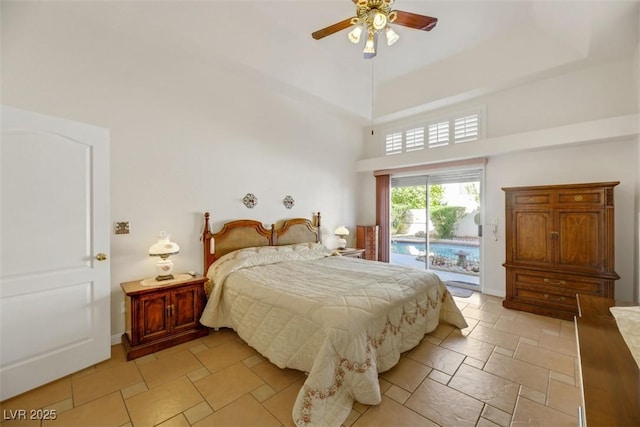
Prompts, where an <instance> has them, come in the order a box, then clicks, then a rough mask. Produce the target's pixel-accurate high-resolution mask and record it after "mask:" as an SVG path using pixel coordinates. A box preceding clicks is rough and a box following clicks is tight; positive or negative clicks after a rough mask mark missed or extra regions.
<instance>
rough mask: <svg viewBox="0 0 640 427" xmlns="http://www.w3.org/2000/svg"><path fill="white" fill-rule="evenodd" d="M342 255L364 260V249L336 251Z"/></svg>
mask: <svg viewBox="0 0 640 427" xmlns="http://www.w3.org/2000/svg"><path fill="white" fill-rule="evenodd" d="M336 250H337V251H338V252H339V253H340V255H342V256H348V257H351V258H362V257H363V255H364V251H365V250H364V249H355V248H346V249H336Z"/></svg>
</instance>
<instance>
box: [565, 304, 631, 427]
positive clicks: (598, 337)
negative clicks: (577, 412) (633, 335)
mask: <svg viewBox="0 0 640 427" xmlns="http://www.w3.org/2000/svg"><path fill="white" fill-rule="evenodd" d="M577 298H578V309H579V313H580V314H579V315H578V316H577V317H576V330H577V334H578V346H579V352H580V354H579V357H580V366H581V369H582V385H583V393H584V394H583V395H584V406H585V408H584V409H585V415H586V425H587V426H640V369H639V368H638V364H637V363H636V361H635V359H634V358H633V356H632V355H631V351H630V350H629V347H628V346H627V344H626V343H625V341H624V338H623V337H622V335H621V334H620V331H619V330H618V326H617V324H616V320H615V318H614V317H613V315H612V314H611V312H610V311H609V307H613V306H623V305H626V306H630V305H638V304H636V303H624V302H620V301H616V300H614V299H609V298H602V297H595V296H590V295H582V294H579V295H578V296H577Z"/></svg>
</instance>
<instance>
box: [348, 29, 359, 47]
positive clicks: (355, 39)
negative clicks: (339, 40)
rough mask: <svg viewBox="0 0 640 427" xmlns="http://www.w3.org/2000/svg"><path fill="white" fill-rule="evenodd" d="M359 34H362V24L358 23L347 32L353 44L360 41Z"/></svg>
mask: <svg viewBox="0 0 640 427" xmlns="http://www.w3.org/2000/svg"><path fill="white" fill-rule="evenodd" d="M360 34H362V25H358V26H357V27H355V28H354V29H353V30H351V31H350V32H349V40H350V41H351V43H353V44H357V43H358V42H359V41H360Z"/></svg>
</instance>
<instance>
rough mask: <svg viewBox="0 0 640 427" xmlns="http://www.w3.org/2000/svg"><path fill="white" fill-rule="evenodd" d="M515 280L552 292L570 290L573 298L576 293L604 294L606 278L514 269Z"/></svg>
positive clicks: (517, 283)
mask: <svg viewBox="0 0 640 427" xmlns="http://www.w3.org/2000/svg"><path fill="white" fill-rule="evenodd" d="M513 280H514V283H515V285H516V286H527V285H529V286H535V287H538V289H541V290H546V291H549V292H552V293H557V292H559V293H561V294H565V293H566V292H570V293H571V295H572V296H573V299H575V294H576V293H581V294H590V295H602V294H603V291H602V289H603V287H604V282H605V280H603V279H599V278H595V277H582V276H571V275H560V274H557V273H544V272H537V271H528V270H516V271H514V272H513Z"/></svg>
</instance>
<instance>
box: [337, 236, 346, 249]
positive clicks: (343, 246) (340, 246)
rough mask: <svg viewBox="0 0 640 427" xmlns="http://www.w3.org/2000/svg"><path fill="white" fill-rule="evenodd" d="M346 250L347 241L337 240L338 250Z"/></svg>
mask: <svg viewBox="0 0 640 427" xmlns="http://www.w3.org/2000/svg"><path fill="white" fill-rule="evenodd" d="M346 248H347V240H346V239H344V238H340V239H338V249H346Z"/></svg>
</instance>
